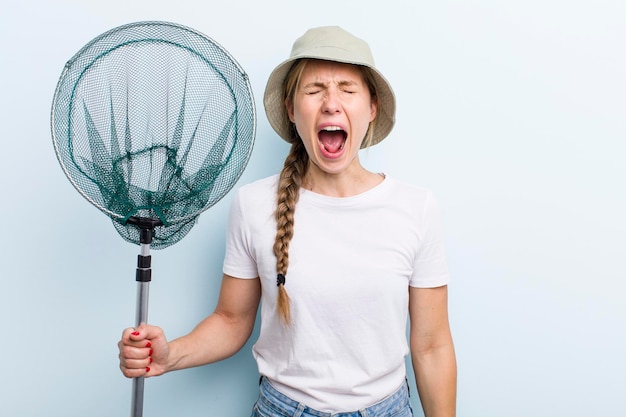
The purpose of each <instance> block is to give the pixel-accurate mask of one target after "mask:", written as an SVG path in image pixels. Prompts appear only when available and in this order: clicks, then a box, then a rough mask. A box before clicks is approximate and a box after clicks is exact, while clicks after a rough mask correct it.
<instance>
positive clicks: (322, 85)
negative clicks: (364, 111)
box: [302, 80, 358, 88]
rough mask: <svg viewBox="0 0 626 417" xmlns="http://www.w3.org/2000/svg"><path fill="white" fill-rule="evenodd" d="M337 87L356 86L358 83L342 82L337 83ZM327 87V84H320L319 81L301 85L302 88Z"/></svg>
mask: <svg viewBox="0 0 626 417" xmlns="http://www.w3.org/2000/svg"><path fill="white" fill-rule="evenodd" d="M337 85H339V86H343V87H346V86H353V85H358V83H357V82H356V81H351V80H344V81H339V82H338V83H337ZM327 86H328V83H325V82H321V81H313V82H311V83H308V84H306V85H303V86H302V88H310V87H323V88H326V87H327Z"/></svg>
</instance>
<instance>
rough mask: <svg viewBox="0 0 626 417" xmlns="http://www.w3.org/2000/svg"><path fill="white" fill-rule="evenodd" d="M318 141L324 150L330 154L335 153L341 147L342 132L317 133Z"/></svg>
mask: <svg viewBox="0 0 626 417" xmlns="http://www.w3.org/2000/svg"><path fill="white" fill-rule="evenodd" d="M319 140H320V142H321V143H322V145H323V146H324V149H326V151H328V152H330V153H335V152H337V151H338V150H339V148H340V147H341V145H343V140H344V132H343V131H341V130H337V131H334V132H327V131H321V132H320V133H319Z"/></svg>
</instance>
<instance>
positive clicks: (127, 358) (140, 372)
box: [117, 324, 163, 378]
mask: <svg viewBox="0 0 626 417" xmlns="http://www.w3.org/2000/svg"><path fill="white" fill-rule="evenodd" d="M157 335H158V336H157ZM150 336H155V337H162V336H163V332H162V331H161V329H159V328H156V327H154V326H147V325H143V324H142V325H141V326H139V327H137V328H136V329H134V328H128V329H126V330H124V332H123V333H122V338H121V340H120V341H119V342H118V344H117V345H118V349H119V360H120V370H121V371H122V373H123V374H124V376H126V377H128V378H136V377H140V376H151V375H150V371H151V369H150V365H151V364H152V362H153V358H152V355H153V349H152V343H153V342H152V341H151V340H150V339H149V337H150Z"/></svg>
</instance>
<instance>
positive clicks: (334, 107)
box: [322, 88, 341, 113]
mask: <svg viewBox="0 0 626 417" xmlns="http://www.w3.org/2000/svg"><path fill="white" fill-rule="evenodd" d="M340 111H341V102H340V99H339V94H338V92H337V91H335V89H333V88H329V89H328V90H327V91H326V94H324V103H323V105H322V112H324V113H338V112H340Z"/></svg>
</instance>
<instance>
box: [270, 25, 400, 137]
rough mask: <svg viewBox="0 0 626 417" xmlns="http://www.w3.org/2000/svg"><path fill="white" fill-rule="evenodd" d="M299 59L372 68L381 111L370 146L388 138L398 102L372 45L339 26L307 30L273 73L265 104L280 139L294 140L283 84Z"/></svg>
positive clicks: (271, 123)
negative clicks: (375, 56) (376, 65)
mask: <svg viewBox="0 0 626 417" xmlns="http://www.w3.org/2000/svg"><path fill="white" fill-rule="evenodd" d="M300 58H313V59H322V60H326V61H335V62H341V63H346V64H354V65H363V66H365V67H368V68H370V69H371V70H372V73H373V75H374V79H375V84H376V85H375V87H376V94H377V95H378V109H377V116H376V123H375V124H374V126H375V127H374V131H373V132H372V133H373V135H372V141H371V143H370V144H369V145H370V146H371V145H375V144H377V143H379V142H380V141H382V140H383V139H384V138H385V137H387V135H388V134H389V132H391V129H393V125H394V123H395V114H396V99H395V95H394V93H393V90H392V89H391V85H389V82H388V81H387V80H386V79H385V77H384V76H383V75H382V74H381V73H380V72H379V71H378V70H377V69H376V67H375V65H374V57H373V56H372V52H371V51H370V47H369V45H368V44H367V43H366V42H365V41H363V40H362V39H359V38H357V37H355V36H354V35H352V34H350V33H349V32H346V31H345V30H344V29H342V28H340V27H338V26H325V27H318V28H314V29H309V30H308V31H306V32H305V33H304V35H302V36H301V37H300V38H298V39H297V40H296V41H295V42H294V44H293V47H292V49H291V55H290V56H289V59H287V60H286V61H284V62H282V63H281V64H280V65H278V66H277V67H276V68H275V69H274V71H273V72H272V73H271V74H270V77H269V79H268V81H267V85H266V87H265V94H264V97H263V104H264V105H265V114H266V115H267V119H268V120H269V122H270V125H271V126H272V128H274V130H275V131H276V133H278V134H279V135H280V137H282V138H283V139H285V140H286V141H288V142H289V141H290V140H291V135H290V133H291V129H292V127H291V121H290V120H289V116H288V115H287V111H286V109H285V102H284V97H283V83H284V80H285V77H286V76H287V73H288V72H289V69H290V68H291V66H292V65H293V63H294V62H295V61H296V60H298V59H300Z"/></svg>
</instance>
